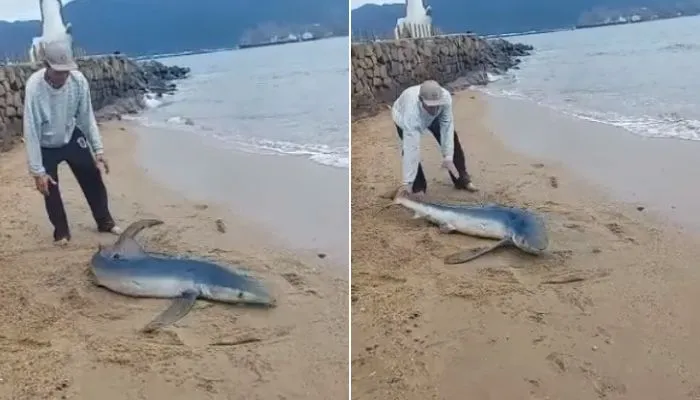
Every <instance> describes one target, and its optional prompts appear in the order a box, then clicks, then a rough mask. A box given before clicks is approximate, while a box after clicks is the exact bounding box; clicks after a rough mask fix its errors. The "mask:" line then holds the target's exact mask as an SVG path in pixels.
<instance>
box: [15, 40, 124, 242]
mask: <svg viewBox="0 0 700 400" xmlns="http://www.w3.org/2000/svg"><path fill="white" fill-rule="evenodd" d="M40 56H41V58H42V59H43V61H44V63H45V64H46V67H45V68H42V69H40V70H39V71H36V72H34V73H33V74H32V75H31V76H30V77H29V79H28V80H27V83H26V86H25V96H24V142H25V147H26V151H27V161H28V164H29V172H30V174H31V175H32V176H33V178H34V183H35V185H36V189H37V190H38V191H39V192H40V193H42V194H43V195H44V200H45V205H46V212H47V214H48V216H49V220H50V221H51V224H52V225H53V227H54V232H53V237H54V241H55V243H57V244H59V245H65V244H67V243H68V241H69V240H70V238H71V235H70V229H69V227H68V221H67V217H66V211H65V209H64V207H63V201H62V199H61V193H60V191H59V187H58V165H59V164H60V163H61V162H63V161H66V162H67V163H68V166H69V167H70V169H71V170H72V171H73V175H75V178H76V180H77V181H78V184H79V185H80V188H81V189H82V191H83V194H84V195H85V198H86V200H87V202H88V204H89V206H90V210H91V211H92V216H93V218H94V219H95V222H97V229H98V230H99V231H100V232H110V233H113V234H117V235H118V234H120V233H121V229H120V228H119V227H118V226H116V224H115V223H114V219H113V218H112V215H111V214H110V212H109V206H108V201H107V189H106V188H105V185H104V182H103V180H102V172H101V171H100V169H99V168H98V165H101V166H102V167H103V168H104V172H105V173H109V164H108V163H107V159H106V158H105V156H104V149H103V146H102V139H101V138H100V132H99V130H98V128H97V122H96V121H95V115H94V113H93V110H92V102H91V98H90V86H89V84H88V81H87V79H86V78H85V76H84V75H83V74H82V73H81V72H80V71H78V66H77V65H76V63H75V61H74V59H73V51H72V49H71V43H70V41H67V40H55V41H49V42H44V43H42V44H41V48H40Z"/></svg>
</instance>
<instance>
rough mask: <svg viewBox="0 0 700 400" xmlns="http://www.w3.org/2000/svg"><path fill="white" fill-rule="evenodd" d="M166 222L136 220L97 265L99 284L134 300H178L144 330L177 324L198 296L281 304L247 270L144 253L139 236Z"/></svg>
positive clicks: (102, 252)
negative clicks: (136, 298)
mask: <svg viewBox="0 0 700 400" xmlns="http://www.w3.org/2000/svg"><path fill="white" fill-rule="evenodd" d="M162 223H163V222H162V221H160V220H156V219H144V220H140V221H137V222H134V223H133V224H131V225H130V226H129V227H128V228H126V229H125V230H124V232H123V233H122V234H121V235H120V236H119V238H118V239H117V241H116V242H115V243H114V244H113V245H110V246H102V245H100V247H99V249H98V251H97V252H96V253H95V254H94V255H93V257H92V262H91V272H92V274H93V276H94V278H95V279H94V280H95V283H96V284H97V285H98V286H102V287H105V288H107V289H110V290H112V291H114V292H116V293H119V294H122V295H126V296H131V297H152V298H170V299H173V301H172V303H171V305H170V306H169V307H168V308H167V309H166V310H165V311H163V312H162V313H161V314H160V315H158V316H157V317H156V318H155V319H154V320H153V321H151V322H150V323H149V324H148V325H146V327H145V328H144V329H143V331H145V332H150V331H154V330H156V329H160V328H163V327H165V326H168V325H171V324H173V323H175V322H177V321H178V320H180V319H182V318H183V317H184V316H185V315H187V313H188V312H189V311H190V310H191V309H192V306H194V303H195V302H196V300H197V299H198V298H201V299H206V300H213V301H218V302H223V303H233V304H248V305H259V306H265V307H274V306H275V305H276V301H275V299H274V298H272V296H271V295H270V294H269V293H268V291H267V290H266V289H265V288H264V287H263V285H262V284H261V283H260V282H258V281H257V280H256V279H254V278H253V277H251V276H248V275H247V274H244V273H243V272H241V271H237V270H234V269H232V268H227V267H225V266H222V265H219V264H215V263H213V262H211V261H205V260H196V259H190V258H183V257H176V256H170V255H167V254H157V253H148V252H146V251H144V249H143V248H142V247H141V245H140V244H139V243H138V242H137V241H136V240H135V239H134V237H135V236H136V234H138V233H139V232H140V231H141V230H143V229H144V228H147V227H151V226H155V225H160V224H162Z"/></svg>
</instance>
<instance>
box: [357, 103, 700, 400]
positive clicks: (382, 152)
mask: <svg viewBox="0 0 700 400" xmlns="http://www.w3.org/2000/svg"><path fill="white" fill-rule="evenodd" d="M454 104H455V106H454V108H455V118H456V127H457V131H458V132H459V133H460V141H461V142H462V143H463V146H464V147H465V151H466V153H467V157H468V166H469V169H470V172H471V173H472V175H473V177H474V181H475V183H477V185H478V186H480V188H481V192H480V193H478V194H468V193H465V192H458V191H455V190H453V188H452V186H451V184H450V181H449V177H448V176H447V173H446V172H445V171H442V170H440V169H439V164H440V162H439V152H438V150H437V146H436V144H435V143H434V142H432V141H431V140H429V139H430V138H429V137H425V138H426V139H425V140H424V141H423V149H424V150H423V160H424V164H423V165H424V168H425V169H426V174H427V176H428V182H429V186H428V195H429V197H430V198H431V199H437V200H446V201H447V200H449V201H455V202H459V201H462V202H500V203H505V204H510V205H517V206H523V207H529V208H532V209H535V210H537V211H539V212H541V213H543V214H544V215H545V216H546V218H547V221H548V225H549V228H550V250H549V252H548V254H547V255H545V256H543V257H531V256H526V255H521V254H518V253H517V252H516V251H513V250H502V251H499V252H496V253H494V254H491V255H489V256H485V257H482V258H480V259H477V260H475V261H473V262H471V263H469V264H465V265H445V264H444V263H443V261H442V259H443V257H444V256H446V255H448V254H451V253H454V252H456V251H459V250H462V249H467V248H473V247H481V246H485V245H487V244H489V242H487V241H484V240H478V239H475V238H470V237H467V236H464V235H458V234H456V235H455V234H453V235H444V234H440V233H439V232H438V230H437V228H436V227H434V226H431V225H429V224H428V223H427V222H425V221H420V220H412V219H411V216H412V214H411V213H410V212H408V211H406V210H403V209H401V208H400V207H393V208H389V209H388V210H386V211H382V212H379V210H380V208H381V207H382V206H383V205H385V204H386V203H387V202H388V200H387V199H384V198H382V196H383V195H385V194H386V193H388V192H389V191H391V190H392V189H395V188H396V186H397V185H398V183H399V179H400V178H399V177H400V158H399V154H400V152H399V148H398V140H397V137H396V132H395V129H394V126H393V124H392V122H391V117H390V115H389V113H388V112H384V113H382V114H381V115H379V116H376V117H374V118H371V119H368V120H364V121H359V122H357V123H354V124H353V126H352V185H353V186H352V199H351V201H352V218H351V219H352V291H351V302H352V398H353V399H358V400H359V399H362V400H369V399H382V400H389V399H397V400H398V399H402V400H413V399H415V400H426V399H441V400H442V399H444V400H463V399H470V400H481V399H494V400H503V399H508V400H511V399H513V400H515V399H557V400H559V399H576V400H585V399H635V400H647V399H649V400H651V399H655V400H657V399H699V398H700V349H699V348H698V346H697V344H696V336H697V333H698V332H699V331H700V317H698V316H697V313H696V312H694V311H693V309H694V308H693V307H694V305H695V304H697V303H698V302H699V301H700V291H699V290H698V289H697V288H698V285H700V269H698V268H697V261H696V260H698V259H699V258H700V246H698V245H697V244H698V243H700V240H699V239H700V237H698V236H697V235H696V234H694V233H691V232H692V231H691V230H689V229H686V227H683V226H678V225H677V224H673V223H671V222H668V221H667V219H666V218H665V217H664V215H662V214H661V213H659V214H657V213H656V212H650V211H649V210H647V209H643V210H641V209H639V208H638V207H639V206H640V205H639V204H638V203H625V202H621V201H619V200H617V198H616V197H613V196H612V194H611V192H609V191H608V190H607V188H606V185H605V184H612V183H613V181H608V182H604V183H601V184H600V185H599V184H594V183H593V182H592V181H590V180H588V179H586V178H587V177H590V174H591V173H596V172H597V173H598V174H600V173H605V171H592V170H590V169H589V170H581V171H579V170H577V169H576V168H572V167H571V165H572V164H566V165H565V164H562V163H559V162H557V161H553V159H556V157H545V155H546V154H548V153H547V152H546V151H544V150H542V149H545V150H546V149H551V148H556V146H554V143H555V142H553V141H552V136H553V135H544V134H543V135H540V136H533V137H532V139H529V140H523V138H521V139H520V140H519V142H520V144H521V145H519V146H513V147H511V145H510V144H509V141H508V140H503V138H504V137H505V138H508V135H504V134H499V133H500V132H499V131H498V130H499V129H505V127H504V124H506V123H507V124H508V125H509V126H510V127H514V128H517V127H518V126H520V125H523V126H526V125H527V124H528V123H527V122H525V121H524V119H526V118H539V123H540V124H541V125H544V126H550V127H551V129H552V130H553V131H554V130H557V129H558V128H560V127H561V124H560V123H557V122H556V121H550V120H547V119H544V118H546V115H544V113H542V114H527V113H523V112H521V113H517V114H504V113H502V112H501V113H497V112H496V113H494V112H493V110H489V109H488V107H489V105H488V103H487V102H486V101H485V99H484V98H483V97H482V95H481V94H479V93H476V92H470V91H464V92H459V93H457V94H456V95H455V103H454ZM487 117H500V118H509V121H507V122H504V123H501V124H496V123H493V122H494V121H491V120H490V119H489V118H487ZM594 128H595V127H593V126H588V128H587V129H588V130H590V129H594ZM516 130H517V129H516ZM584 131H586V129H584V130H583V131H582V132H584ZM567 133H568V132H567V131H561V130H559V131H558V134H559V135H558V139H557V140H559V143H557V144H558V145H559V146H563V144H562V143H564V142H565V141H566V138H567V137H568V138H570V141H569V142H568V147H569V148H570V150H569V154H573V153H575V150H572V149H575V148H581V149H582V150H583V151H586V150H585V149H590V148H591V147H593V146H583V145H582V144H581V143H582V142H583V141H585V140H586V138H585V137H584V136H583V135H582V134H580V133H579V134H575V135H571V136H566V135H567ZM511 134H512V133H511ZM523 135H525V134H523ZM528 137H529V136H528ZM510 139H513V138H512V137H510ZM591 140H596V139H591ZM643 140H644V139H641V138H637V137H634V136H632V135H626V136H622V137H617V138H614V139H611V140H610V141H599V142H598V143H599V146H606V148H605V149H604V150H601V151H600V152H598V153H591V154H592V155H591V157H590V158H589V160H588V162H589V163H590V164H593V165H597V163H598V160H599V157H602V156H601V154H614V153H616V154H617V155H618V157H619V159H618V162H619V163H640V164H642V163H645V162H647V161H648V160H645V159H644V158H643V155H639V154H643V153H642V152H641V151H642V150H640V149H642V148H643V147H645V146H647V144H641V145H640V144H638V143H637V144H635V143H636V142H635V141H643ZM516 141H517V140H516ZM593 143H596V142H593ZM527 146H529V149H528V150H531V151H530V152H528V154H529V155H527V156H526V155H524V154H525V153H516V152H515V151H514V150H513V148H517V149H518V150H521V151H522V150H525V147H527ZM661 146H663V147H662V148H665V149H671V150H668V151H669V152H670V151H673V150H672V147H673V146H672V145H668V146H665V145H661ZM537 148H539V149H540V150H541V151H540V155H541V156H539V155H538V156H533V155H532V154H536V153H537V151H536V150H537ZM598 148H600V147H598ZM633 150H634V151H633ZM636 150H639V152H637V151H636ZM564 154H566V153H564ZM593 154H595V156H594V155H593ZM670 154H671V155H667V156H665V159H669V160H670V159H672V157H673V154H675V155H676V157H677V159H680V158H682V156H683V154H686V152H684V151H681V150H678V152H677V153H670ZM572 157H573V156H572ZM597 157H598V158H597ZM625 157H627V159H625ZM635 157H639V158H635ZM578 158H583V157H581V156H580V155H579V156H578ZM664 162H665V161H664ZM573 165H574V166H575V164H573ZM598 168H600V167H598ZM609 168H614V164H612V163H610V167H609ZM631 169H632V168H631V167H626V169H625V171H626V172H625V173H629V170H631ZM613 175H615V176H620V177H622V178H624V176H625V175H624V173H614V174H613ZM665 179H666V180H670V181H673V182H676V185H679V186H686V188H685V189H683V190H682V191H681V192H684V191H685V192H689V191H690V189H689V188H687V186H692V185H687V182H686V181H683V179H682V178H681V179H677V178H676V177H675V176H674V175H673V174H665ZM652 182H653V181H652ZM660 184H667V183H660ZM677 193H680V192H677ZM694 193H695V196H696V198H697V191H695V192H694ZM663 198H664V197H663V196H660V197H659V198H658V199H657V200H658V202H661V201H663ZM656 208H659V209H661V208H664V207H661V205H660V204H656ZM666 208H669V207H666ZM674 222H678V221H674Z"/></svg>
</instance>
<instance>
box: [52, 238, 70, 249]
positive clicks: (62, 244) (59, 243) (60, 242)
mask: <svg viewBox="0 0 700 400" xmlns="http://www.w3.org/2000/svg"><path fill="white" fill-rule="evenodd" d="M53 244H54V245H56V246H58V247H66V246H67V245H68V238H63V239H58V240H54V242H53Z"/></svg>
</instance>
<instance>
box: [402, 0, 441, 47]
mask: <svg viewBox="0 0 700 400" xmlns="http://www.w3.org/2000/svg"><path fill="white" fill-rule="evenodd" d="M432 35H433V18H432V16H431V9H430V6H427V7H424V6H423V0H406V16H405V17H404V18H399V19H398V20H397V21H396V28H395V29H394V36H395V37H396V39H400V38H402V37H406V36H408V37H429V36H432Z"/></svg>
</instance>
